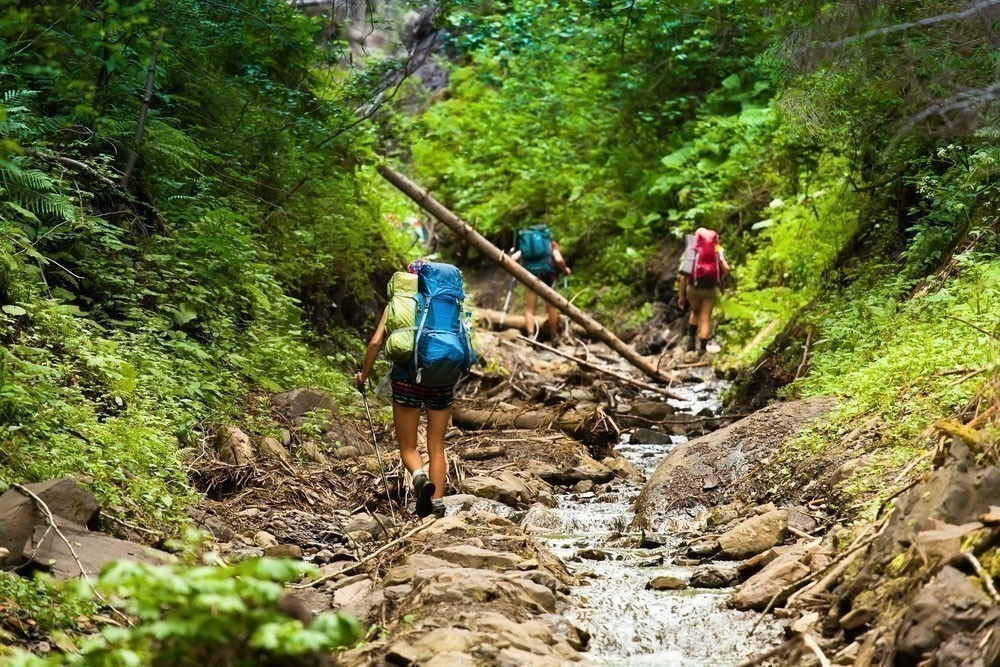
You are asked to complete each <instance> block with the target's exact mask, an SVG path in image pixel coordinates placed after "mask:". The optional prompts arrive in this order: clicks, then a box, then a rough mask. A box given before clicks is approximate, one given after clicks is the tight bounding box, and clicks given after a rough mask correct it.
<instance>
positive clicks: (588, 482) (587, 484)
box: [570, 479, 594, 493]
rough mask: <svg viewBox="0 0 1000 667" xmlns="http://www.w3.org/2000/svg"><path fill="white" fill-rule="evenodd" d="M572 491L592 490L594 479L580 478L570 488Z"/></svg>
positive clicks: (585, 491) (586, 491)
mask: <svg viewBox="0 0 1000 667" xmlns="http://www.w3.org/2000/svg"><path fill="white" fill-rule="evenodd" d="M570 490H571V491H572V492H573V493H588V492H590V491H593V490H594V480H592V479H582V480H580V481H579V482H577V483H576V484H574V485H573V488H572V489H570Z"/></svg>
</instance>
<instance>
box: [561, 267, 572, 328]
mask: <svg viewBox="0 0 1000 667" xmlns="http://www.w3.org/2000/svg"><path fill="white" fill-rule="evenodd" d="M563 292H564V296H565V297H566V300H567V301H569V276H568V275H566V274H565V273H564V274H563ZM564 319H565V322H564V324H563V337H564V338H566V340H569V339H570V330H571V327H570V323H569V318H568V317H567V318H564Z"/></svg>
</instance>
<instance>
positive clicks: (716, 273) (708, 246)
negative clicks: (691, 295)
mask: <svg viewBox="0 0 1000 667" xmlns="http://www.w3.org/2000/svg"><path fill="white" fill-rule="evenodd" d="M718 247H719V235H718V233H717V232H713V231H712V230H711V229H705V228H701V229H699V230H698V231H696V232H695V233H694V268H693V269H692V271H691V280H692V282H693V283H694V284H695V285H697V286H698V287H714V286H716V285H718V284H719V283H720V282H722V262H721V260H720V258H719V252H718Z"/></svg>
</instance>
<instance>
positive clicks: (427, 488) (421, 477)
mask: <svg viewBox="0 0 1000 667" xmlns="http://www.w3.org/2000/svg"><path fill="white" fill-rule="evenodd" d="M435 489H436V487H435V486H434V482H432V481H431V480H430V479H428V478H427V473H425V472H424V471H423V470H418V471H417V472H415V473H413V495H414V496H416V498H417V516H418V517H420V518H421V519H422V518H424V517H425V516H427V515H429V514H430V513H431V511H432V510H433V507H432V504H431V496H433V495H434V491H435Z"/></svg>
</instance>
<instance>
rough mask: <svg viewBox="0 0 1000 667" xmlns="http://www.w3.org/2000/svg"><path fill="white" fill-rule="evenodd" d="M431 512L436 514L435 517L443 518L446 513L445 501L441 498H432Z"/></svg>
mask: <svg viewBox="0 0 1000 667" xmlns="http://www.w3.org/2000/svg"><path fill="white" fill-rule="evenodd" d="M431 513H432V514H434V518H436V519H443V518H444V513H445V508H444V501H443V500H441V499H440V498H435V499H433V500H431Z"/></svg>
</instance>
